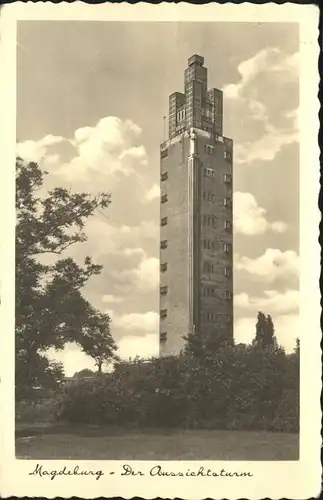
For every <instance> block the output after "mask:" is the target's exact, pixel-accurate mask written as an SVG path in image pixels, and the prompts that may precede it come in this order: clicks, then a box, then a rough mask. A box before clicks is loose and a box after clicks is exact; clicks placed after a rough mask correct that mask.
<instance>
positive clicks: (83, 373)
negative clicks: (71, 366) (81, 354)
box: [73, 368, 94, 379]
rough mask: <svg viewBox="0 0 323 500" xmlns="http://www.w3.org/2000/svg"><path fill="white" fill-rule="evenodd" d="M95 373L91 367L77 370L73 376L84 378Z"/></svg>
mask: <svg viewBox="0 0 323 500" xmlns="http://www.w3.org/2000/svg"><path fill="white" fill-rule="evenodd" d="M93 375H94V372H93V371H92V370H90V369H89V368H84V370H81V371H80V372H75V373H74V375H73V378H79V379H83V378H85V377H92V376H93Z"/></svg>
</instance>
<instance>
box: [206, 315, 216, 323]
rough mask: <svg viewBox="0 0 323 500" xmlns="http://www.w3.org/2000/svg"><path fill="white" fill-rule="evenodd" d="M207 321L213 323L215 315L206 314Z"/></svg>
mask: <svg viewBox="0 0 323 500" xmlns="http://www.w3.org/2000/svg"><path fill="white" fill-rule="evenodd" d="M206 317H207V320H208V321H212V323H214V322H215V321H216V319H217V315H216V314H215V313H207V315H206Z"/></svg>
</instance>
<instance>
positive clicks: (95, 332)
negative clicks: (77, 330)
mask: <svg viewBox="0 0 323 500" xmlns="http://www.w3.org/2000/svg"><path fill="white" fill-rule="evenodd" d="M110 325H111V319H110V317H109V315H108V314H104V313H97V312H96V311H95V310H93V316H92V317H90V318H89V319H88V321H87V324H86V327H85V328H84V329H83V332H82V339H81V341H80V344H81V346H82V348H83V351H84V352H85V353H86V354H87V355H88V356H90V357H91V358H93V359H94V361H95V365H96V366H97V367H98V372H99V373H101V372H102V366H103V364H104V363H106V364H108V363H110V362H112V361H113V360H117V359H118V358H117V356H116V351H117V346H116V344H115V342H114V340H113V338H112V335H111V327H110Z"/></svg>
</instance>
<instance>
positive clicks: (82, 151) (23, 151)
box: [17, 116, 148, 192]
mask: <svg viewBox="0 0 323 500" xmlns="http://www.w3.org/2000/svg"><path fill="white" fill-rule="evenodd" d="M141 132H142V130H141V128H140V127H139V126H138V125H136V124H135V123H133V122H132V121H131V120H125V121H123V120H121V119H120V118H117V117H114V116H107V117H104V118H102V119H101V120H99V122H98V123H97V124H96V125H95V126H91V127H90V126H86V127H81V128H79V129H77V130H75V132H74V137H73V138H72V139H70V138H63V137H56V136H53V135H47V136H45V137H43V138H42V139H40V140H39V141H25V142H23V143H18V145H17V154H18V155H19V156H21V157H22V158H23V159H25V160H26V161H31V160H33V161H36V162H42V163H43V164H44V165H45V166H46V168H47V169H49V171H50V173H51V174H52V176H54V178H53V180H54V182H55V183H57V181H59V183H60V185H62V186H63V185H65V184H66V183H67V184H68V185H70V183H71V182H73V189H79V188H81V186H82V188H83V187H84V184H86V185H87V189H88V190H89V191H91V192H97V191H102V189H104V188H103V186H106V185H108V187H109V189H111V187H112V186H115V185H116V183H117V182H118V181H120V180H122V179H123V178H124V176H135V177H136V182H137V184H138V183H139V185H140V182H141V177H140V173H139V171H140V169H143V168H145V167H146V166H147V164H148V157H147V153H146V149H145V147H144V146H143V144H140V142H139V143H138V141H139V140H140V134H141ZM63 141H66V142H67V143H68V144H69V146H70V147H72V149H73V148H74V150H75V156H74V157H73V158H72V159H71V160H69V161H67V162H66V161H64V160H63V159H62V158H60V156H59V155H58V154H57V153H55V154H54V155H53V154H51V147H52V146H54V145H56V144H58V143H60V142H63ZM48 167H49V168H48ZM57 178H58V179H57Z"/></svg>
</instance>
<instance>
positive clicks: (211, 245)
mask: <svg viewBox="0 0 323 500" xmlns="http://www.w3.org/2000/svg"><path fill="white" fill-rule="evenodd" d="M202 246H203V248H205V250H214V249H215V248H214V247H215V245H214V242H213V241H211V240H202Z"/></svg>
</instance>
